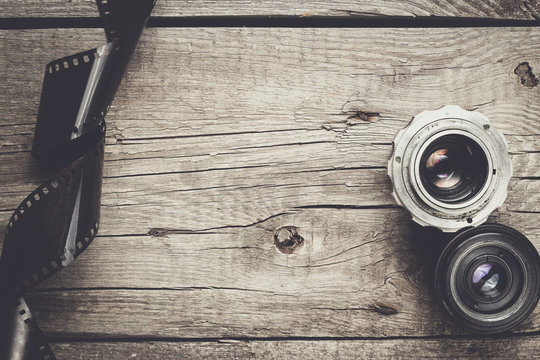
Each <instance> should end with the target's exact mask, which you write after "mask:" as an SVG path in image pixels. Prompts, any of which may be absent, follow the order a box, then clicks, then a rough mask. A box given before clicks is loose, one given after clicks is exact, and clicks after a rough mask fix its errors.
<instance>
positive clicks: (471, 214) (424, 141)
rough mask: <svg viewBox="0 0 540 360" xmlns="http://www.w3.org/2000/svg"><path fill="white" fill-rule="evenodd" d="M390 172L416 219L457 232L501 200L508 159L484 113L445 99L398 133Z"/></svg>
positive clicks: (396, 189) (509, 169) (403, 203)
mask: <svg viewBox="0 0 540 360" xmlns="http://www.w3.org/2000/svg"><path fill="white" fill-rule="evenodd" d="M388 175H389V176H390V178H391V179H392V184H393V187H394V189H393V190H394V191H393V193H392V195H393V196H394V198H395V200H396V201H397V203H398V204H399V205H401V206H403V207H405V208H406V209H407V210H408V211H409V212H410V213H411V215H412V218H413V220H414V221H416V222H417V223H419V224H420V225H423V226H433V227H437V228H439V229H441V230H443V231H445V232H455V231H458V230H460V229H463V228H465V227H468V226H477V225H480V224H482V223H483V222H485V221H486V219H487V217H488V216H489V214H490V213H491V212H492V211H493V210H495V209H496V208H497V207H499V206H500V205H501V204H502V203H503V202H504V200H505V199H506V194H507V190H506V189H507V187H508V183H509V181H510V178H511V176H512V165H511V162H510V156H509V155H508V146H507V143H506V140H505V139H504V137H503V135H502V134H501V133H500V132H498V131H497V130H496V129H495V128H494V127H493V126H492V124H491V123H490V121H489V120H488V118H486V117H485V116H484V115H482V114H480V113H478V112H474V111H467V110H464V109H462V108H460V107H459V106H455V105H447V106H444V107H442V108H440V109H438V110H434V111H424V112H422V113H420V114H418V115H417V116H416V117H414V118H413V120H412V121H411V122H410V123H409V124H408V125H407V126H406V127H405V128H404V129H402V130H401V131H400V132H399V133H398V134H397V136H396V138H395V139H394V149H393V152H392V157H391V158H390V160H389V162H388Z"/></svg>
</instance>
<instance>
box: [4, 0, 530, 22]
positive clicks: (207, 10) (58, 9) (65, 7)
mask: <svg viewBox="0 0 540 360" xmlns="http://www.w3.org/2000/svg"><path fill="white" fill-rule="evenodd" d="M0 14H1V15H0V16H2V17H96V16H97V10H96V5H95V1H94V0H71V1H69V2H66V1H65V0H45V1H43V0H25V1H24V2H23V3H21V2H17V5H16V6H14V3H13V2H12V1H9V0H0ZM539 14H540V2H539V1H538V0H526V1H521V0H480V1H478V0H453V1H444V0H436V1H429V0H411V1H400V0H377V1H347V0H338V1H328V0H326V1H316V0H309V1H302V2H298V1H292V0H265V1H260V0H259V1H252V0H226V1H216V0H199V1H187V0H183V1H178V0H159V1H158V3H157V5H156V8H155V10H154V12H153V14H152V15H153V16H169V17H179V16H301V17H305V16H327V17H350V16H360V17H401V16H404V17H419V16H440V17H472V18H492V19H522V20H533V19H535V18H538V15H539Z"/></svg>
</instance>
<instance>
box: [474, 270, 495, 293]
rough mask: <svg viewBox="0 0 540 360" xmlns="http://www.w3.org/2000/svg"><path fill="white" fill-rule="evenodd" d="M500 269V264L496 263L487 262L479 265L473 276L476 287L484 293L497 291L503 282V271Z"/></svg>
mask: <svg viewBox="0 0 540 360" xmlns="http://www.w3.org/2000/svg"><path fill="white" fill-rule="evenodd" d="M499 271H500V269H499V266H497V265H496V264H495V265H494V264H491V263H485V264H482V265H480V266H478V267H477V268H476V270H474V273H473V276H472V282H473V284H474V288H476V289H477V291H478V292H480V293H482V294H484V295H487V294H489V293H492V292H494V291H496V289H497V286H498V285H499V283H500V282H501V281H500V280H501V273H500V272H499Z"/></svg>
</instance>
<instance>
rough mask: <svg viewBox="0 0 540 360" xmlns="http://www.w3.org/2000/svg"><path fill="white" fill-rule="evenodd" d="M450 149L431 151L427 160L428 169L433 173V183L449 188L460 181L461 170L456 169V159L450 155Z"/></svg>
mask: <svg viewBox="0 0 540 360" xmlns="http://www.w3.org/2000/svg"><path fill="white" fill-rule="evenodd" d="M449 155H451V154H449V153H448V149H439V150H436V151H434V152H433V153H431V155H430V156H429V157H428V159H427V161H426V170H427V171H428V173H429V174H430V175H431V176H430V178H431V182H432V183H433V185H435V186H437V187H439V188H442V189H448V188H451V187H452V186H454V185H456V184H457V183H459V181H460V180H461V174H460V173H461V171H459V169H456V167H455V164H454V159H453V158H450V157H449Z"/></svg>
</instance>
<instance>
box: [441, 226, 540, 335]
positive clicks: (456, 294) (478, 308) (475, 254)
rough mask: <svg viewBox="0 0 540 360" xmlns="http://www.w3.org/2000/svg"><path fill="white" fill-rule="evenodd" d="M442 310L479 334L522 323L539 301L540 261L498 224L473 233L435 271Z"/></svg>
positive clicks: (444, 254)
mask: <svg viewBox="0 0 540 360" xmlns="http://www.w3.org/2000/svg"><path fill="white" fill-rule="evenodd" d="M435 290H436V295H437V298H438V301H439V303H440V304H441V308H442V309H443V311H444V312H445V313H446V315H448V316H449V317H450V318H451V319H452V320H454V321H455V322H456V323H457V324H458V325H460V326H462V327H464V328H465V329H467V330H469V331H471V332H474V333H478V334H493V333H500V332H504V331H507V330H509V329H511V328H512V327H514V326H516V325H517V324H519V323H520V322H521V321H523V320H524V319H525V318H526V317H527V316H528V315H529V314H530V313H531V312H532V311H533V310H534V307H535V306H536V303H537V302H538V299H539V297H540V257H539V256H538V253H537V251H536V249H535V247H534V246H533V245H532V244H531V243H530V241H529V240H528V239H527V238H526V237H525V236H523V235H522V234H521V233H519V232H518V231H516V230H514V229H512V228H510V227H507V226H504V225H495V224H485V225H481V226H479V227H477V228H472V229H468V230H466V231H464V232H462V233H461V234H459V235H458V236H456V237H455V238H454V239H453V240H452V241H451V242H450V243H449V244H448V245H447V246H446V248H445V249H444V250H443V252H442V254H441V256H440V258H439V261H438V263H437V267H436V271H435Z"/></svg>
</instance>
